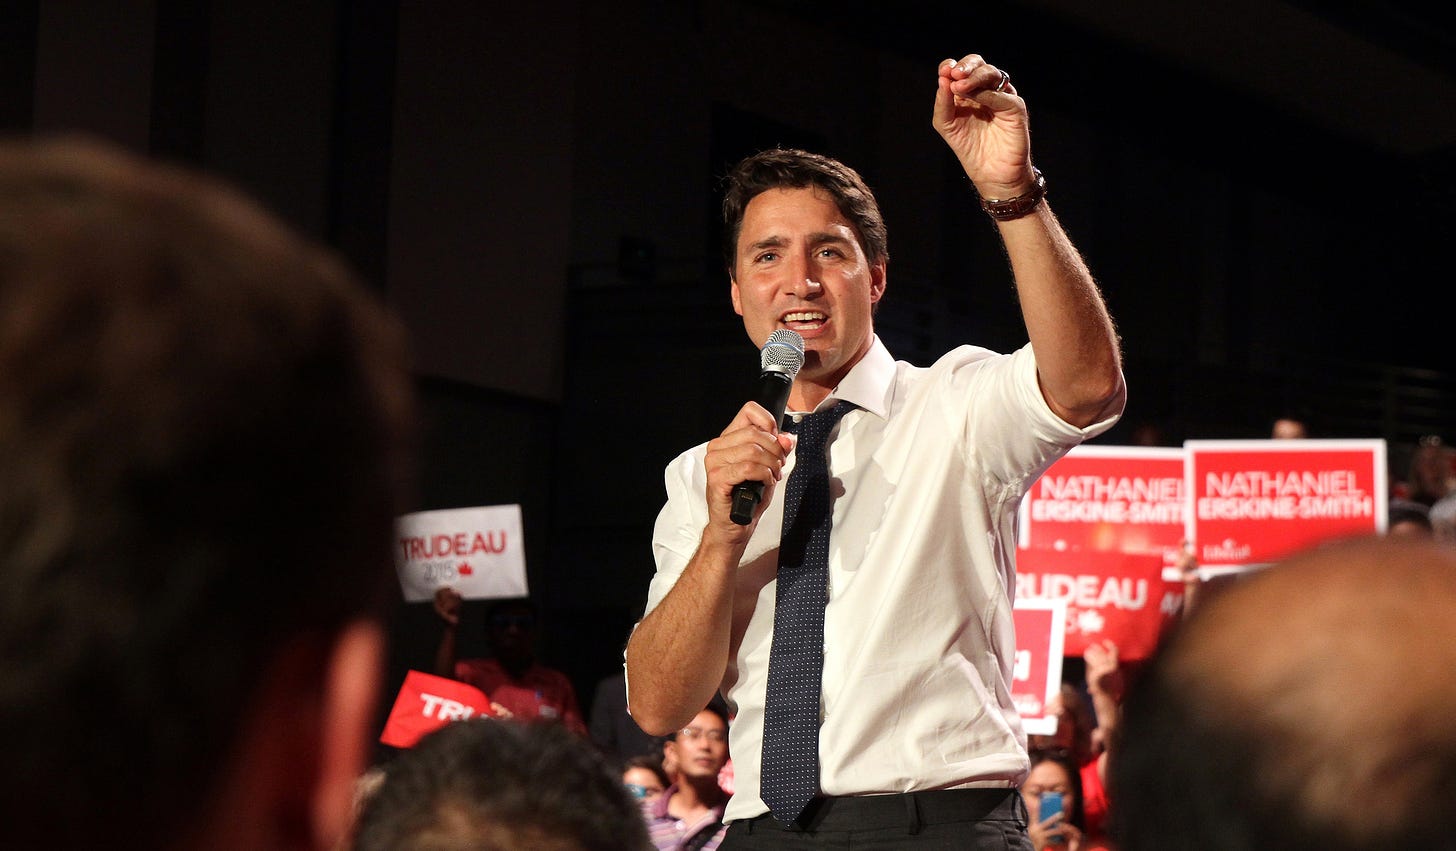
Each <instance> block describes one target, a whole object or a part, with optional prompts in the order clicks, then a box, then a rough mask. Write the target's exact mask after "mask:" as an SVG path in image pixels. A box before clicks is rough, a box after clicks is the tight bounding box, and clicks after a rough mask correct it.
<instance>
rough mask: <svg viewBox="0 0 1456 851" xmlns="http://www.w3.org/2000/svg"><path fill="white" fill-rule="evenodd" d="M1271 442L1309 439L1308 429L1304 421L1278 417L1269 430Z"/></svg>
mask: <svg viewBox="0 0 1456 851" xmlns="http://www.w3.org/2000/svg"><path fill="white" fill-rule="evenodd" d="M1269 437H1270V438H1271V439H1273V440H1304V439H1305V438H1307V437H1309V428H1308V426H1306V425H1305V422H1304V420H1301V419H1296V418H1294V417H1279V418H1278V419H1276V420H1274V425H1273V426H1271V427H1270V429H1269Z"/></svg>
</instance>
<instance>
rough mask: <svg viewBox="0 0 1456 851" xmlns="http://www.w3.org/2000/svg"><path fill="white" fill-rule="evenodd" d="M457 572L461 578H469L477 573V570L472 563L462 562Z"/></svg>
mask: <svg viewBox="0 0 1456 851" xmlns="http://www.w3.org/2000/svg"><path fill="white" fill-rule="evenodd" d="M455 572H456V573H458V574H460V575H461V576H469V575H470V574H472V573H474V572H475V568H473V567H471V566H470V562H468V561H462V562H460V566H459V567H457V568H455Z"/></svg>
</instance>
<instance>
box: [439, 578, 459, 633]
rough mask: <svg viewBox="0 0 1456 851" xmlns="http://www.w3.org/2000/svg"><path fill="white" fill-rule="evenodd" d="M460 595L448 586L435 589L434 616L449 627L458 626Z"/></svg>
mask: <svg viewBox="0 0 1456 851" xmlns="http://www.w3.org/2000/svg"><path fill="white" fill-rule="evenodd" d="M461 605H462V603H461V597H460V593H459V592H458V591H456V590H455V589H454V588H451V587H449V586H448V585H447V586H445V587H443V588H437V589H435V614H437V615H439V616H440V620H442V621H444V622H445V623H447V624H449V625H450V626H459V625H460V606H461Z"/></svg>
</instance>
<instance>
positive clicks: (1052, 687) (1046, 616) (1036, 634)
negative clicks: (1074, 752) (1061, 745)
mask: <svg viewBox="0 0 1456 851" xmlns="http://www.w3.org/2000/svg"><path fill="white" fill-rule="evenodd" d="M1011 614H1012V617H1013V619H1014V620H1015V623H1016V660H1015V664H1014V665H1013V667H1012V672H1011V700H1012V702H1013V703H1015V704H1016V711H1017V713H1018V714H1020V715H1021V723H1022V726H1023V727H1024V728H1025V729H1026V732H1027V733H1029V734H1031V735H1033V736H1050V735H1053V734H1055V733H1056V731H1057V716H1056V715H1054V714H1052V713H1050V712H1048V711H1047V705H1048V704H1049V703H1051V702H1052V698H1054V697H1056V696H1057V694H1058V693H1059V692H1060V691H1061V686H1062V639H1063V637H1064V635H1065V631H1064V627H1065V625H1066V622H1067V615H1066V606H1065V605H1064V604H1063V603H1061V602H1060V601H1057V600H1018V601H1016V606H1015V607H1014V608H1013V609H1012V612H1011Z"/></svg>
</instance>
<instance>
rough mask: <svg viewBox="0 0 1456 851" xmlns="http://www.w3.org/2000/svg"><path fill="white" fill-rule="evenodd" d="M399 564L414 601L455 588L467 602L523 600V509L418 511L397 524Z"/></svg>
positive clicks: (408, 598)
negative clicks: (438, 591)
mask: <svg viewBox="0 0 1456 851" xmlns="http://www.w3.org/2000/svg"><path fill="white" fill-rule="evenodd" d="M394 562H395V567H396V568H397V569H398V571H399V584H400V588H401V589H402V590H403V591H404V598H405V600H406V601H408V602H411V603H418V602H422V601H425V600H430V599H433V598H434V596H435V591H436V590H437V589H439V588H441V587H443V586H446V585H448V586H450V587H451V588H454V589H455V590H456V591H458V592H460V595H461V596H462V597H465V598H466V599H468V600H481V599H489V598H496V597H524V596H526V595H527V588H526V550H525V546H524V541H523V540H522V538H521V507H520V506H519V505H490V506H483V507H479V508H448V509H443V510H440V511H417V512H415V513H413V514H406V515H404V516H403V517H400V518H398V519H397V520H396V521H395V536H394Z"/></svg>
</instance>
